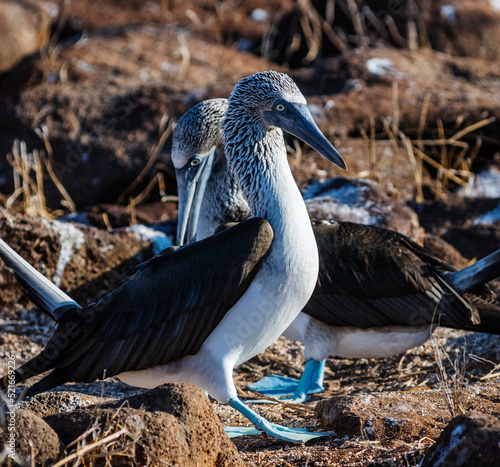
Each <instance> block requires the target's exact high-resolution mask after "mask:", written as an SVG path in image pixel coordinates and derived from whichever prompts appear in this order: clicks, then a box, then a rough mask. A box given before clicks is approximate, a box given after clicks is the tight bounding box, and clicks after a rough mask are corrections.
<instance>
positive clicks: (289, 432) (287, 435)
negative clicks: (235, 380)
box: [226, 397, 333, 443]
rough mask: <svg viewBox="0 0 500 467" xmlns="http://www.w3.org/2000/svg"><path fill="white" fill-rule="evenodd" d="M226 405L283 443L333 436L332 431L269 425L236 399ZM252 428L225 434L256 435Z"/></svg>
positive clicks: (229, 431)
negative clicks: (317, 431) (318, 431)
mask: <svg viewBox="0 0 500 467" xmlns="http://www.w3.org/2000/svg"><path fill="white" fill-rule="evenodd" d="M228 404H229V405H230V406H231V407H232V408H233V409H236V410H237V411H238V412H240V413H241V414H242V415H244V416H245V417H246V418H248V419H249V420H250V421H251V422H252V423H253V424H254V426H255V429H257V430H258V431H259V432H260V431H264V432H265V433H267V434H268V435H269V436H273V437H274V438H278V439H281V440H283V441H289V442H291V443H305V442H306V441H310V440H311V439H316V438H322V437H324V436H330V435H331V434H333V432H332V431H325V432H323V433H313V432H312V431H309V430H307V429H306V428H292V427H287V426H282V425H277V424H276V423H271V422H269V421H268V420H266V419H265V418H264V417H262V416H261V415H259V414H258V413H256V412H254V411H253V410H252V409H250V408H249V407H247V406H246V405H245V404H244V403H243V402H241V401H240V400H239V399H238V398H237V397H234V398H232V399H229V401H228ZM255 429H254V428H246V429H245V428H244V429H243V430H240V429H236V430H238V431H237V432H236V431H234V430H235V429H233V428H230V429H226V433H227V434H228V435H229V436H231V435H232V436H233V437H234V436H241V435H243V434H256V430H255Z"/></svg>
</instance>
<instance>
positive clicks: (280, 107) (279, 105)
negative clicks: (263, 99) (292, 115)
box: [274, 104, 285, 112]
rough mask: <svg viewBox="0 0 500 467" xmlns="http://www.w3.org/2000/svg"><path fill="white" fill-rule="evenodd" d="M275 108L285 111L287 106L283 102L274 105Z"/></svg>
mask: <svg viewBox="0 0 500 467" xmlns="http://www.w3.org/2000/svg"><path fill="white" fill-rule="evenodd" d="M274 108H275V109H276V110H277V111H278V112H283V111H284V110H285V106H284V105H283V104H276V105H275V106H274Z"/></svg>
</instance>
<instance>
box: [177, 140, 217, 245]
mask: <svg viewBox="0 0 500 467" xmlns="http://www.w3.org/2000/svg"><path fill="white" fill-rule="evenodd" d="M214 160H215V149H213V150H212V151H210V152H209V153H208V154H207V155H204V156H201V157H200V161H201V162H200V163H199V164H198V165H196V166H192V165H189V164H188V165H187V166H186V167H183V168H182V169H177V170H176V171H175V173H176V177H177V189H178V194H179V215H178V219H177V244H178V245H180V246H182V245H186V244H188V243H191V242H193V241H194V237H195V235H196V228H197V226H198V218H199V214H200V209H201V202H202V201H203V196H204V194H205V190H206V187H207V182H208V179H209V178H210V174H211V172H212V167H213V163H214Z"/></svg>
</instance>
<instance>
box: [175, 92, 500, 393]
mask: <svg viewBox="0 0 500 467" xmlns="http://www.w3.org/2000/svg"><path fill="white" fill-rule="evenodd" d="M227 105H228V104H227V100H225V99H212V100H208V101H204V102H201V103H200V104H198V105H197V106H195V107H194V108H193V109H192V110H190V111H189V112H187V113H186V114H185V115H184V116H183V117H181V118H180V119H179V121H178V123H177V126H176V128H175V129H174V134H173V150H172V161H173V164H174V167H175V169H176V173H177V179H178V184H179V197H180V204H179V224H178V225H179V228H178V238H177V241H178V243H179V244H184V243H189V242H190V241H193V240H195V239H196V240H199V239H202V238H205V237H206V236H208V235H211V234H212V233H213V232H214V230H215V229H216V228H217V227H218V226H219V225H220V224H222V223H227V222H238V221H241V220H243V219H246V218H247V217H248V215H249V207H248V205H247V204H246V202H245V199H244V197H243V196H242V195H241V192H240V190H239V187H238V184H237V181H236V179H235V178H234V177H233V176H232V174H231V172H230V171H229V170H228V169H227V164H226V158H225V154H224V148H223V145H222V131H221V122H222V120H223V118H224V115H225V112H226V109H227ZM206 159H209V162H206ZM193 161H195V162H194V164H193ZM187 180H189V181H193V180H201V182H200V183H202V184H203V189H202V190H199V189H198V187H197V183H196V182H193V183H188V182H187ZM313 231H314V234H315V237H316V241H317V244H318V248H319V256H320V270H319V276H318V282H317V284H316V288H315V291H314V294H313V296H312V297H311V299H310V301H309V302H308V303H307V305H306V306H305V308H304V309H303V312H302V313H300V315H299V316H298V317H297V318H296V319H295V320H294V322H293V323H292V324H291V325H290V326H289V327H288V329H287V330H286V331H285V332H284V335H285V336H286V337H289V338H291V339H294V340H297V341H300V342H302V343H304V345H305V358H306V367H305V370H304V372H303V374H302V377H301V378H300V381H297V380H294V379H292V378H286V377H280V376H266V377H265V378H264V380H262V381H260V382H258V383H256V384H254V385H253V386H251V388H252V389H255V390H258V391H260V392H263V393H265V394H268V395H274V396H278V397H283V396H286V395H290V394H291V395H293V397H292V401H295V402H303V401H304V400H305V399H306V397H307V394H313V393H317V392H320V391H322V390H323V375H324V366H325V361H326V358H327V357H328V356H330V355H333V356H337V357H343V358H358V357H359V358H361V357H362V358H374V357H388V356H391V355H397V354H399V353H402V352H404V351H406V350H408V349H410V348H412V347H415V346H417V345H420V344H422V343H423V342H425V341H426V340H427V339H428V338H429V336H430V335H431V333H432V331H433V329H434V327H435V325H436V324H440V325H443V326H448V327H453V328H458V329H467V330H473V331H478V332H488V333H495V334H500V307H499V305H498V303H496V302H494V301H493V300H492V295H491V293H490V292H489V291H488V289H487V288H486V287H484V286H483V284H485V283H486V282H488V281H490V280H492V279H494V278H496V277H497V276H498V275H500V251H497V252H495V253H493V254H492V255H490V256H488V257H486V258H484V259H483V260H481V261H478V262H476V263H475V264H474V265H472V266H470V267H469V268H465V269H462V270H460V271H457V270H456V268H454V267H453V266H451V265H449V264H447V263H445V262H444V261H442V260H441V259H440V258H438V257H436V256H434V255H432V254H431V253H430V252H428V251H427V250H425V249H424V248H422V247H421V246H419V245H418V244H416V243H415V242H413V241H412V240H411V239H409V238H407V237H405V236H404V235H401V234H399V233H397V232H394V231H390V230H387V229H382V228H377V227H373V226H368V225H361V224H355V223H350V222H328V221H320V222H313Z"/></svg>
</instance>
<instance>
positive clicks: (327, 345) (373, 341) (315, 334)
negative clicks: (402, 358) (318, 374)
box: [284, 313, 432, 360]
mask: <svg viewBox="0 0 500 467" xmlns="http://www.w3.org/2000/svg"><path fill="white" fill-rule="evenodd" d="M431 334H432V328H431V326H430V325H424V326H384V327H373V328H368V329H360V328H356V327H354V326H328V325H327V324H324V323H321V322H320V321H317V320H315V319H314V318H311V317H310V316H307V315H305V314H304V313H300V315H299V316H298V317H297V319H296V320H295V321H294V322H293V323H292V325H291V326H290V327H289V328H288V329H287V330H286V331H285V333H284V335H285V336H286V337H289V338H291V339H294V340H297V341H299V342H302V343H303V344H304V345H305V357H306V358H313V359H315V360H323V359H325V358H327V357H329V356H337V357H341V358H379V357H390V356H392V355H397V354H400V353H402V352H406V351H407V350H409V349H411V348H413V347H416V346H417V345H420V344H423V343H424V342H425V341H426V340H427V339H428V338H429V336H430V335H431Z"/></svg>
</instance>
